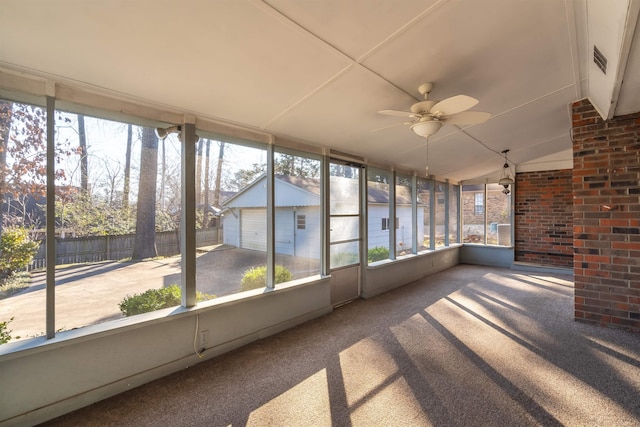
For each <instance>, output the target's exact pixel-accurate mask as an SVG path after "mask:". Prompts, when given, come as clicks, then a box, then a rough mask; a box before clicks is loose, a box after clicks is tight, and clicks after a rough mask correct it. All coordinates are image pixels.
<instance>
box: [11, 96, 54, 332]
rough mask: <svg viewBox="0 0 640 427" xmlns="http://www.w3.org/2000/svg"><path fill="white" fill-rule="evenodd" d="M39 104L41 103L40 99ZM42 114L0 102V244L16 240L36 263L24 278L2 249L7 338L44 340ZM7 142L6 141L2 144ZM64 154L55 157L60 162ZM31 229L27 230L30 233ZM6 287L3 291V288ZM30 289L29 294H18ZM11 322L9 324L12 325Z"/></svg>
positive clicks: (35, 108) (44, 131) (38, 109)
mask: <svg viewBox="0 0 640 427" xmlns="http://www.w3.org/2000/svg"><path fill="white" fill-rule="evenodd" d="M43 101H44V100H43ZM46 123H47V112H46V110H45V109H44V108H42V107H40V106H36V105H29V104H25V103H20V102H12V101H5V100H1V99H0V147H1V150H0V195H2V199H1V201H0V221H2V225H3V230H2V238H3V240H4V239H5V238H7V237H9V236H10V237H12V239H15V240H14V241H15V242H16V245H15V246H14V248H16V249H17V248H21V249H23V250H24V251H25V252H27V253H31V254H33V253H34V252H35V257H36V258H37V259H38V261H37V266H38V269H37V271H34V272H32V273H31V274H26V273H24V272H23V271H24V269H25V267H27V265H28V263H27V262H21V261H20V259H19V258H16V259H13V260H11V258H13V257H12V256H11V253H12V250H10V249H8V248H4V250H3V254H2V255H3V258H4V262H6V264H4V263H3V264H4V266H3V268H7V270H8V271H9V273H10V275H11V277H8V278H3V279H2V281H1V282H0V285H2V291H3V292H2V293H0V322H10V324H9V325H8V327H7V330H6V331H8V332H11V335H12V336H13V337H14V338H16V337H18V336H19V337H21V338H28V337H31V336H38V335H43V334H44V333H45V332H44V331H45V329H46V324H45V317H46V314H45V307H46V290H45V289H44V288H45V280H44V272H43V270H42V268H44V254H45V253H46V248H45V244H44V242H45V240H44V237H45V236H44V228H45V219H46V203H47V200H46V197H44V196H43V193H44V191H45V189H46V184H47V176H46V166H45V165H46V154H45V153H46V149H47V144H48V141H47V128H46ZM5 138H6V139H5ZM65 156H66V154H65V152H60V153H56V158H57V159H60V160H61V159H63V158H64V157H65ZM29 230H31V231H29ZM5 284H6V285H8V286H7V287H6V288H5V286H4V285H5ZM27 286H34V287H33V288H32V290H31V292H28V293H25V292H22V293H21V292H19V291H20V290H22V289H24V288H26V287H27ZM11 319H13V320H11Z"/></svg>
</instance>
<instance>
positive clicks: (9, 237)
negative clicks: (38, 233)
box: [0, 227, 40, 279]
mask: <svg viewBox="0 0 640 427" xmlns="http://www.w3.org/2000/svg"><path fill="white" fill-rule="evenodd" d="M39 246H40V243H39V242H34V241H33V240H31V239H30V238H29V233H28V232H27V229H26V228H21V227H10V228H6V229H4V230H3V231H2V237H1V238H0V279H5V278H7V277H9V276H11V275H13V274H14V273H15V272H17V271H20V270H24V269H25V268H27V267H28V266H29V264H31V261H33V257H34V256H35V255H36V252H38V247H39Z"/></svg>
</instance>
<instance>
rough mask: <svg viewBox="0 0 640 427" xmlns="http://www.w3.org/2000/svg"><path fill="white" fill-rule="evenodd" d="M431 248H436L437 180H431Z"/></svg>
mask: <svg viewBox="0 0 640 427" xmlns="http://www.w3.org/2000/svg"><path fill="white" fill-rule="evenodd" d="M429 187H430V189H431V191H429V199H431V200H430V201H429V236H430V238H429V249H431V250H433V249H435V248H436V182H435V181H434V180H433V179H430V180H429Z"/></svg>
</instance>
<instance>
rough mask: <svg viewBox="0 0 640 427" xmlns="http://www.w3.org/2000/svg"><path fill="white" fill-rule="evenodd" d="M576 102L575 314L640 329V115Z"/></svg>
mask: <svg viewBox="0 0 640 427" xmlns="http://www.w3.org/2000/svg"><path fill="white" fill-rule="evenodd" d="M572 108H573V115H572V120H573V158H574V167H573V190H574V218H573V225H574V229H573V234H574V248H575V249H574V252H575V254H574V277H575V318H576V320H579V321H583V322H588V323H595V324H600V325H606V326H613V327H618V328H626V329H630V330H636V331H640V113H636V114H632V115H627V116H620V117H614V118H613V119H611V120H609V121H603V120H602V119H601V118H600V116H599V115H598V114H597V112H596V111H595V110H594V109H593V107H592V105H591V104H590V103H589V101H586V100H584V101H578V102H576V103H574V104H573V106H572Z"/></svg>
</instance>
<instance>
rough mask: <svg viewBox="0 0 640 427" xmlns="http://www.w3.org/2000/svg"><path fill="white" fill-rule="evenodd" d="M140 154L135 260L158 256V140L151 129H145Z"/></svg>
mask: <svg viewBox="0 0 640 427" xmlns="http://www.w3.org/2000/svg"><path fill="white" fill-rule="evenodd" d="M141 142H142V143H141V152H140V182H139V184H138V209H137V213H136V239H135V244H134V247H133V255H132V258H133V259H144V258H153V257H156V256H158V250H157V248H156V184H157V180H158V138H157V137H156V135H155V132H154V131H153V129H151V128H146V127H145V128H143V130H142V141H141Z"/></svg>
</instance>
